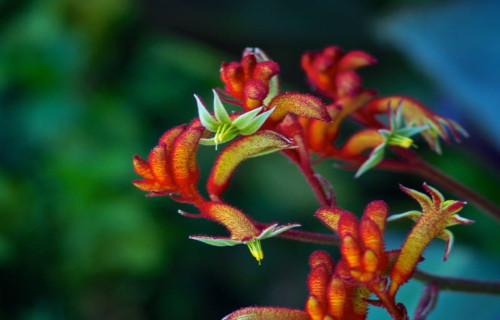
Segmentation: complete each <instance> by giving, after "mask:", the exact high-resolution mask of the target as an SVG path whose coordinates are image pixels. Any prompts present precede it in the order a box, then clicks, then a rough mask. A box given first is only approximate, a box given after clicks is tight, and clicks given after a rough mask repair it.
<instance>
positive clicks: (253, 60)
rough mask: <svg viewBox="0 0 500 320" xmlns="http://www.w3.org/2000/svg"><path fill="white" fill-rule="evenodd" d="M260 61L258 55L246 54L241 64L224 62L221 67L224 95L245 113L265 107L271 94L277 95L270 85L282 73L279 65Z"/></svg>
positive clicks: (268, 61)
mask: <svg viewBox="0 0 500 320" xmlns="http://www.w3.org/2000/svg"><path fill="white" fill-rule="evenodd" d="M258 60H259V59H258V56H257V55H256V54H253V53H250V52H245V54H244V56H243V58H242V59H241V61H240V62H231V63H226V62H223V63H222V66H221V71H220V76H221V79H222V82H224V85H225V88H224V90H222V93H224V94H226V95H228V96H230V97H232V98H234V99H235V100H236V103H237V104H239V105H241V106H242V107H243V110H244V111H250V110H252V109H255V108H258V107H260V106H262V105H264V99H266V97H267V96H268V94H269V93H270V92H271V94H272V95H273V94H274V95H275V93H274V91H275V90H276V89H274V88H272V89H270V84H271V79H272V78H273V77H274V76H277V74H278V73H279V71H280V68H279V65H278V64H277V63H276V62H274V61H270V60H267V61H258ZM273 97H274V96H271V97H270V98H273ZM233 102H234V101H233Z"/></svg>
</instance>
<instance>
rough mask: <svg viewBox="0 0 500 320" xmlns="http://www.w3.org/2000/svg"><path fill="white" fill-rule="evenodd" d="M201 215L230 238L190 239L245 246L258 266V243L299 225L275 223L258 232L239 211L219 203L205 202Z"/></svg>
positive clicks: (219, 245) (261, 257)
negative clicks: (228, 234) (227, 233)
mask: <svg viewBox="0 0 500 320" xmlns="http://www.w3.org/2000/svg"><path fill="white" fill-rule="evenodd" d="M201 211H202V214H203V215H204V216H205V217H207V218H209V219H211V220H213V221H216V222H218V223H220V224H222V225H224V226H225V227H226V228H227V229H228V230H229V232H230V234H231V237H209V236H198V235H196V236H189V238H190V239H193V240H198V241H201V242H203V243H206V244H209V245H212V246H217V247H225V246H235V245H237V244H246V245H247V246H248V249H249V250H250V253H251V254H252V256H253V257H254V258H255V259H256V260H257V262H258V263H259V264H260V263H261V262H260V261H261V260H262V259H264V252H263V251H262V246H261V243H260V241H261V240H264V239H267V238H272V237H275V236H277V235H279V234H280V233H283V232H285V231H287V230H289V229H291V228H295V227H299V226H300V224H287V225H282V226H279V225H278V224H277V223H275V224H272V225H270V226H269V227H267V228H266V229H264V230H259V229H258V228H257V227H256V226H255V224H254V222H253V221H252V220H251V219H250V218H249V217H247V216H246V215H245V214H244V213H243V212H241V211H240V210H238V209H236V208H234V207H232V206H230V205H227V204H225V203H221V202H206V203H205V204H203V205H202V206H201Z"/></svg>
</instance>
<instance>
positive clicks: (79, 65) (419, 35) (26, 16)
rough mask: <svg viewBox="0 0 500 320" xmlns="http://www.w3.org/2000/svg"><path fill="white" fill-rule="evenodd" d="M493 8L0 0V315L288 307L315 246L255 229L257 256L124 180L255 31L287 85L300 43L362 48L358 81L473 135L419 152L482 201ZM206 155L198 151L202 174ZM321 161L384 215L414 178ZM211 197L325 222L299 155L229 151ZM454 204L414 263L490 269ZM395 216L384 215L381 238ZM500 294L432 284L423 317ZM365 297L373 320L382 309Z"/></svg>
mask: <svg viewBox="0 0 500 320" xmlns="http://www.w3.org/2000/svg"><path fill="white" fill-rule="evenodd" d="M498 12H500V5H499V2H498V1H493V0H492V1H473V0H470V1H460V2H456V1H431V0H426V1H418V0H414V1H409V0H407V1H395V0H393V1H391V0H385V1H384V0H378V1H343V0H334V1H319V0H309V1H300V0H289V1H268V0H254V1H240V2H239V1H202V0H199V1H194V0H191V1H182V0H168V1H161V0H142V1H133V0H86V1H81V0H66V1H56V0H17V1H14V0H3V1H0V17H1V19H0V143H1V144H0V145H1V147H2V148H1V149H0V319H22V320H35V319H36V320H46V319H108V320H112V319H220V318H222V317H223V316H224V315H226V314H228V313H230V312H231V311H233V310H235V309H237V308H239V307H243V306H248V305H277V306H286V307H298V308H301V307H302V306H303V304H304V301H305V298H306V296H307V292H306V285H305V281H306V276H307V272H308V267H307V257H308V255H309V254H310V253H311V252H312V251H313V250H315V249H317V248H319V247H318V246H315V245H310V244H301V243H294V242H289V241H286V240H280V239H272V240H267V241H265V242H264V243H263V246H264V250H265V253H266V258H265V260H264V262H263V265H262V266H260V267H259V266H258V265H257V264H256V262H255V261H254V260H253V258H252V257H251V256H250V254H249V253H248V252H247V249H246V248H244V247H241V246H237V247H232V248H215V247H209V246H206V245H203V244H201V243H197V242H194V241H190V240H188V236H189V235H190V234H213V235H217V234H223V233H224V229H223V228H221V227H220V226H217V225H214V224H213V223H210V222H206V221H198V220H190V219H187V218H184V217H181V216H179V215H178V214H177V213H176V211H177V209H179V208H182V209H185V210H187V211H189V209H190V208H189V207H185V206H182V205H179V204H177V203H174V202H173V201H171V200H170V199H168V198H165V197H157V198H145V197H144V193H143V192H142V191H140V190H138V189H135V188H134V187H133V186H132V185H131V183H130V181H131V180H133V179H136V178H137V176H136V175H135V173H134V172H133V169H132V163H131V160H132V155H133V154H138V155H140V156H143V157H145V156H147V154H148V152H149V150H150V148H152V147H153V146H154V145H155V144H156V141H157V139H158V137H159V136H160V135H161V134H162V133H163V132H164V131H166V130H167V129H168V128H170V127H172V126H174V125H177V124H180V123H184V122H188V121H189V120H190V119H192V118H194V117H195V116H196V108H195V103H194V99H193V96H192V95H193V93H198V94H200V95H201V96H202V97H204V98H205V99H207V100H209V99H210V94H211V92H210V89H211V88H214V87H217V86H220V85H221V83H220V81H219V79H218V70H219V67H220V63H221V61H234V60H238V59H239V56H240V54H241V51H242V50H243V48H245V47H247V46H259V47H261V48H263V49H264V50H265V51H266V52H267V53H268V54H269V55H270V56H271V57H272V58H273V59H274V60H276V61H277V62H279V63H280V65H281V69H282V73H281V75H282V81H283V83H284V87H285V89H288V90H298V91H302V92H306V91H307V90H308V88H307V86H306V85H305V81H304V75H303V73H302V72H301V70H300V68H299V59H300V56H301V54H302V53H303V52H304V51H306V50H318V49H321V48H323V47H324V46H326V45H331V44H336V45H340V46H342V47H343V48H345V49H346V50H352V49H362V50H365V51H367V52H369V53H371V54H372V55H374V56H376V57H377V58H378V59H379V63H378V65H376V66H374V67H370V68H367V69H366V70H362V72H361V73H362V75H363V77H364V79H365V82H364V83H365V86H366V87H369V88H377V89H378V90H379V91H380V92H381V94H396V93H400V94H408V95H412V96H414V97H416V98H418V99H419V100H421V101H423V102H425V103H426V104H427V105H429V107H430V108H431V109H433V110H434V111H436V112H438V113H440V114H442V115H445V116H448V117H452V118H453V119H455V120H457V121H458V122H460V123H462V124H463V125H464V126H465V127H466V128H467V130H468V131H469V132H470V133H471V138H470V139H467V140H466V141H463V142H462V143H461V144H460V145H457V144H453V145H450V146H445V147H444V156H437V155H434V154H432V153H431V152H430V151H429V150H428V148H427V147H426V146H425V145H424V144H423V143H420V146H421V147H420V149H419V152H421V154H422V155H423V156H424V157H425V158H426V159H428V160H429V161H430V162H431V163H433V164H434V165H436V166H438V167H439V168H441V169H442V170H443V171H445V172H447V173H449V174H451V175H453V176H455V177H456V178H457V179H458V180H460V181H462V182H464V183H465V184H467V185H469V186H471V187H472V188H474V189H475V190H477V191H478V192H481V193H483V194H484V195H486V196H487V197H489V198H490V199H492V200H493V201H495V202H496V203H497V204H498V203H499V198H500V191H499V187H498V184H499V170H498V165H499V164H500V161H499V160H500V157H499V152H500V143H499V141H500V139H499V138H500V134H499V129H498V124H497V121H498V119H500V114H499V110H500V98H499V97H500V95H498V90H499V88H500V80H499V77H500V63H498V57H499V56H500V41H498V40H500V39H499V38H498V36H499V34H500V23H499V22H498V20H497V19H496V18H497V17H496V15H497V14H498ZM215 156H216V153H215V151H214V150H212V149H211V148H203V149H202V150H201V154H200V158H199V164H200V167H201V169H202V171H203V172H204V174H205V177H206V175H207V174H208V170H209V168H210V166H211V161H213V159H214V157H215ZM317 169H318V171H319V172H320V173H321V174H323V175H324V176H325V177H327V178H328V179H330V180H331V181H332V182H333V184H334V186H335V189H336V191H337V198H338V201H339V203H340V205H341V206H343V207H345V208H346V209H349V210H351V211H353V212H356V213H357V214H359V213H360V212H361V211H362V208H363V206H364V205H365V204H366V203H367V202H369V201H370V200H374V199H385V200H386V201H387V202H388V204H389V206H390V208H391V211H392V213H397V212H402V211H406V210H411V209H416V208H417V204H416V203H415V202H413V201H412V200H410V199H409V198H408V197H406V196H404V195H403V194H402V193H401V192H400V191H398V187H397V184H398V183H404V184H405V185H407V186H410V187H413V188H419V186H420V184H421V183H422V182H423V181H421V179H419V178H418V177H409V176H405V175H401V174H388V173H386V172H377V171H373V172H369V173H368V174H366V175H364V176H363V177H362V178H360V179H357V180H354V179H353V172H344V171H340V170H338V169H336V168H335V167H334V166H333V163H332V162H329V163H324V164H322V165H320V166H318V168H317ZM446 195H447V197H448V198H449V197H453V196H452V195H450V194H446ZM226 199H227V201H228V202H230V203H231V204H233V205H235V206H238V207H239V208H241V209H243V210H244V211H245V212H247V213H249V214H251V215H252V216H253V217H255V218H256V219H257V220H259V221H263V222H271V221H279V222H282V223H286V222H300V223H302V224H303V228H304V229H306V230H312V231H317V232H327V230H326V229H325V228H324V227H323V226H322V225H321V224H320V223H319V222H318V221H316V220H314V219H313V218H312V214H313V212H314V211H315V210H316V209H317V206H318V205H317V204H316V202H315V199H314V197H313V195H312V193H311V192H310V190H309V189H308V188H307V186H306V184H305V182H304V181H303V178H302V176H301V174H300V172H298V170H297V169H296V168H295V167H294V166H293V165H292V164H291V163H289V161H288V160H286V159H285V158H283V157H281V156H280V155H278V154H275V155H270V156H266V157H262V158H257V159H254V160H251V161H248V162H246V163H244V164H243V165H242V166H241V168H240V169H239V170H238V172H237V174H236V176H235V178H234V181H233V182H232V187H231V189H230V191H229V193H228V196H227V198H226ZM463 215H464V216H465V217H468V218H472V219H475V220H476V221H477V223H476V224H474V225H472V226H469V227H460V226H459V227H456V228H454V232H455V235H456V247H455V250H454V252H453V253H452V255H451V257H450V259H449V262H447V263H446V264H443V263H442V254H443V250H444V246H443V244H442V243H439V242H437V241H436V244H433V245H432V246H431V247H430V248H429V250H428V252H427V254H426V258H427V259H426V261H425V262H424V263H423V264H422V268H423V269H424V270H431V271H433V272H435V273H438V274H443V275H453V276H463V277H476V278H483V279H497V280H498V279H500V263H499V261H500V232H499V231H500V229H499V224H498V223H497V222H495V221H494V220H493V219H491V218H489V217H488V216H486V215H485V214H483V213H481V212H480V211H478V210H477V209H476V208H474V206H473V205H469V206H468V207H467V208H466V209H465V210H464V211H463ZM409 226H410V223H405V222H402V223H400V224H394V225H393V226H392V227H391V228H390V229H391V231H389V234H388V238H389V242H390V244H389V246H392V247H397V246H398V244H399V243H400V242H401V241H402V239H403V236H404V234H405V232H406V231H407V230H408V228H409ZM323 249H327V250H329V252H331V254H332V255H334V256H335V257H337V256H338V254H337V249H336V248H327V247H323ZM421 289H422V287H421V285H420V284H419V283H413V282H410V284H408V285H407V287H405V290H404V291H402V292H401V300H402V301H403V302H405V303H406V304H407V305H408V307H409V309H410V311H411V312H412V311H413V308H414V306H415V305H416V301H417V300H418V297H419V294H420V292H421ZM499 302H500V299H499V298H498V297H490V296H486V295H474V296H471V295H465V294H458V293H445V294H442V295H441V297H440V301H439V303H438V307H437V310H436V311H435V312H434V313H433V314H432V315H431V317H429V319H444V318H448V319H450V318H453V319H500V307H498V306H499V305H500V304H499ZM479 306H480V307H479ZM377 312H378V311H377V310H373V311H371V316H372V319H374V318H377V319H386V318H387V316H386V315H384V313H377Z"/></svg>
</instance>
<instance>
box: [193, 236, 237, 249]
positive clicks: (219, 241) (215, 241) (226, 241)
mask: <svg viewBox="0 0 500 320" xmlns="http://www.w3.org/2000/svg"><path fill="white" fill-rule="evenodd" d="M189 239H193V240H197V241H200V242H203V243H206V244H208V245H211V246H216V247H227V246H230V247H232V246H235V245H237V244H242V243H243V242H241V241H238V240H232V239H230V238H225V237H208V236H189Z"/></svg>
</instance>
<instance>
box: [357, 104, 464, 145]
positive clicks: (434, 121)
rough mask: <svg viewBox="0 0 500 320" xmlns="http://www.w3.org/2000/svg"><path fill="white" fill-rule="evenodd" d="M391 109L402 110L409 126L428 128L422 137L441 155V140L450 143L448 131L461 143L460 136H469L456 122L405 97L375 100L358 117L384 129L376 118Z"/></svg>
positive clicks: (368, 123)
mask: <svg viewBox="0 0 500 320" xmlns="http://www.w3.org/2000/svg"><path fill="white" fill-rule="evenodd" d="M390 109H392V110H393V111H397V109H401V110H402V113H403V118H404V120H405V122H406V125H407V126H413V127H422V126H427V127H428V128H427V129H426V130H423V131H422V132H421V135H422V137H424V139H425V140H426V141H427V143H428V144H429V146H430V147H431V149H432V150H434V151H435V152H437V153H439V154H441V146H440V145H439V138H442V139H443V140H444V141H445V142H447V143H449V142H450V137H449V135H448V133H447V129H449V130H450V131H451V133H452V134H453V136H454V138H455V140H456V141H460V136H464V137H467V136H468V133H467V131H465V129H464V128H463V127H462V126H460V125H459V124H458V123H456V122H455V121H453V120H451V119H447V118H444V117H441V116H439V115H437V114H435V113H434V112H432V111H430V110H429V109H427V108H426V107H425V106H424V105H423V104H422V103H420V102H419V101H417V100H415V99H413V98H409V97H405V96H389V97H384V98H377V99H373V100H372V101H370V102H369V103H368V104H366V106H365V107H364V108H363V109H361V110H359V113H358V115H359V116H360V117H361V118H362V119H363V120H362V121H364V122H365V124H367V125H369V126H371V127H375V128H382V127H383V125H382V124H381V123H380V122H379V121H378V120H377V119H376V116H377V115H379V114H382V113H388V112H389V111H391V110H390Z"/></svg>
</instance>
